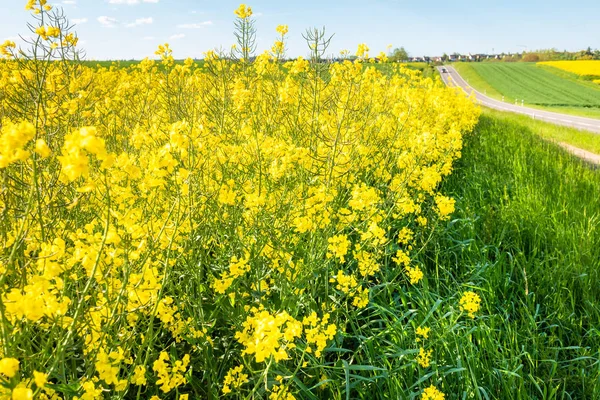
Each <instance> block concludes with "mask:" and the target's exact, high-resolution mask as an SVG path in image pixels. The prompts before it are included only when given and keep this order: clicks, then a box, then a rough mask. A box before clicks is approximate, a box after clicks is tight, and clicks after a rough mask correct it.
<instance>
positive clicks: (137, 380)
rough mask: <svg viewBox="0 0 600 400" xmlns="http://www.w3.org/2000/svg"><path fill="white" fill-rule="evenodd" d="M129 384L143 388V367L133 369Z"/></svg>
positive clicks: (144, 381) (144, 379)
mask: <svg viewBox="0 0 600 400" xmlns="http://www.w3.org/2000/svg"><path fill="white" fill-rule="evenodd" d="M131 383H133V384H134V385H138V386H143V385H145V384H146V367H144V366H143V365H138V366H136V367H135V369H134V371H133V377H132V378H131Z"/></svg>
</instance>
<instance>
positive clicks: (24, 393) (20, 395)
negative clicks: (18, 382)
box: [12, 386, 33, 400]
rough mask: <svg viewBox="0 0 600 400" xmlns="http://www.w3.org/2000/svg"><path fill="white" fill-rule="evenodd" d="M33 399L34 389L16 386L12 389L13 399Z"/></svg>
mask: <svg viewBox="0 0 600 400" xmlns="http://www.w3.org/2000/svg"><path fill="white" fill-rule="evenodd" d="M31 399H33V390H31V389H29V388H27V387H20V386H19V387H16V388H14V389H13V391H12V400H31Z"/></svg>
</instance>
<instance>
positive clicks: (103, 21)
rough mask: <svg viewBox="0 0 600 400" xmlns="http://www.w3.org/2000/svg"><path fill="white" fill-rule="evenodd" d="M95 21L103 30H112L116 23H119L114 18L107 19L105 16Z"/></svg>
mask: <svg viewBox="0 0 600 400" xmlns="http://www.w3.org/2000/svg"><path fill="white" fill-rule="evenodd" d="M97 19H98V22H100V24H101V25H102V26H103V27H105V28H112V27H114V26H115V24H116V23H117V22H119V21H117V20H116V19H115V18H111V17H107V16H106V15H102V16H100V17H98V18H97Z"/></svg>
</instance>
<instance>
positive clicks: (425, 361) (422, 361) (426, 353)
mask: <svg viewBox="0 0 600 400" xmlns="http://www.w3.org/2000/svg"><path fill="white" fill-rule="evenodd" d="M432 353H433V350H425V349H424V348H422V347H421V348H420V349H419V355H418V356H417V362H418V363H419V365H420V366H421V367H423V368H427V367H429V365H430V364H431V354H432Z"/></svg>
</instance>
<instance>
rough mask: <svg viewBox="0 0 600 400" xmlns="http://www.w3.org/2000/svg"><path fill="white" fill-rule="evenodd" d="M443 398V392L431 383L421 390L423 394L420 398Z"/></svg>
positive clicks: (439, 399)
mask: <svg viewBox="0 0 600 400" xmlns="http://www.w3.org/2000/svg"><path fill="white" fill-rule="evenodd" d="M444 398H445V395H444V393H442V392H440V391H439V390H437V388H436V387H435V386H433V385H431V386H429V387H428V388H426V389H425V390H423V394H422V395H421V400H444Z"/></svg>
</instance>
